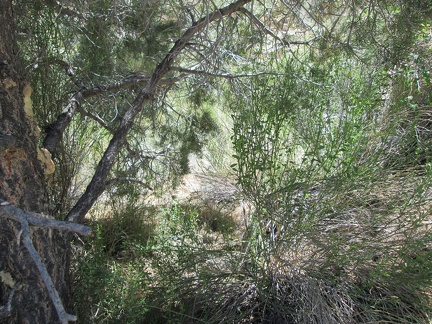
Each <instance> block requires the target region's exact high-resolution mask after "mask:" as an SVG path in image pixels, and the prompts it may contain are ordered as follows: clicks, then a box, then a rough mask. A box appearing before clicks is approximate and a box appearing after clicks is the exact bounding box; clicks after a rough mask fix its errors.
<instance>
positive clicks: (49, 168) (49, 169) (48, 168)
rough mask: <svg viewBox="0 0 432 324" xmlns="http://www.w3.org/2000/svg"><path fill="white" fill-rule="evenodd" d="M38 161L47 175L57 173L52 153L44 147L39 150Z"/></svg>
mask: <svg viewBox="0 0 432 324" xmlns="http://www.w3.org/2000/svg"><path fill="white" fill-rule="evenodd" d="M37 153H38V160H39V161H40V162H41V164H42V167H43V169H44V174H45V175H50V174H53V173H54V171H55V164H54V162H53V160H52V159H51V158H52V156H51V153H50V152H49V151H48V150H47V149H46V148H44V147H42V148H38V152H37Z"/></svg>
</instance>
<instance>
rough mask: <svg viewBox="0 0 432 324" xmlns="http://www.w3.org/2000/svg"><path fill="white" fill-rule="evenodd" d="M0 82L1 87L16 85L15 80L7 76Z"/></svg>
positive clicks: (6, 87) (7, 87)
mask: <svg viewBox="0 0 432 324" xmlns="http://www.w3.org/2000/svg"><path fill="white" fill-rule="evenodd" d="M1 84H2V87H3V88H4V89H9V88H12V87H15V86H16V85H17V84H16V82H15V81H13V80H11V79H9V78H7V79H4V80H2V81H1Z"/></svg>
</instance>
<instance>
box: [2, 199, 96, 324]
mask: <svg viewBox="0 0 432 324" xmlns="http://www.w3.org/2000/svg"><path fill="white" fill-rule="evenodd" d="M37 216H39V217H43V218H39V217H37ZM0 217H4V218H8V219H12V220H14V221H17V222H19V223H20V225H21V231H20V234H18V238H17V239H18V241H20V238H21V237H22V240H21V241H22V242H23V243H24V246H25V247H26V249H27V251H28V252H29V254H30V256H31V258H32V260H33V262H34V263H35V264H36V267H37V268H38V270H39V274H40V276H41V278H42V280H43V282H44V284H45V286H46V289H47V291H48V294H49V296H50V298H51V301H52V302H53V304H54V307H55V309H56V311H57V314H58V316H59V319H60V322H61V323H64V324H67V323H69V322H75V321H76V320H77V318H76V316H74V315H71V314H68V313H67V312H66V310H65V309H64V307H63V303H62V301H61V299H60V296H59V294H58V291H57V290H56V288H55V287H54V283H53V281H52V279H51V277H50V275H49V273H48V271H47V269H46V267H45V265H44V264H43V262H42V259H41V257H40V255H39V254H38V252H37V251H36V249H35V247H34V245H33V242H32V240H31V237H30V225H33V226H38V227H46V228H52V229H58V230H66V231H71V232H76V233H79V234H81V235H85V236H88V235H90V233H91V228H90V227H88V226H83V225H80V224H74V223H69V222H64V221H57V220H55V219H48V218H45V217H47V216H46V215H42V214H37V213H25V212H24V211H23V210H22V209H20V208H17V207H15V206H13V205H11V204H9V203H8V202H6V201H1V202H0ZM14 289H16V287H14ZM14 289H12V291H11V293H10V295H9V300H8V303H7V305H6V306H2V307H0V315H1V316H8V314H10V312H11V309H10V308H11V306H10V304H11V300H12V298H13V294H14V292H15V290H14ZM1 316H0V318H1Z"/></svg>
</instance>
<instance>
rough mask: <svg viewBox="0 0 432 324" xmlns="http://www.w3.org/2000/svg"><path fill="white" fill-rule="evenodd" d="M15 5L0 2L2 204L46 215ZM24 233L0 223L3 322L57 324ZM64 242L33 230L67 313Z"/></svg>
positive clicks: (11, 223) (8, 223)
mask: <svg viewBox="0 0 432 324" xmlns="http://www.w3.org/2000/svg"><path fill="white" fill-rule="evenodd" d="M11 4H12V2H11V1H9V0H0V26H1V28H0V199H1V201H7V202H9V203H11V204H13V205H15V206H16V207H19V208H21V209H23V210H24V211H32V212H43V210H44V209H45V203H46V202H47V199H46V198H47V196H46V190H45V189H46V183H45V181H44V175H43V170H42V167H41V164H40V162H39V161H38V151H37V133H38V129H37V126H36V122H35V121H34V120H33V117H32V113H31V103H30V94H31V87H30V85H29V84H28V83H27V81H26V79H25V73H24V70H23V68H22V64H21V62H20V59H19V57H18V54H19V51H18V48H17V43H16V39H15V33H16V31H15V28H14V24H13V16H12V15H13V13H12V8H11V6H12V5H11ZM20 231H21V226H20V223H19V222H17V221H14V220H8V219H5V218H0V322H1V323H58V322H59V318H58V315H57V312H56V309H55V307H54V305H53V303H52V301H51V298H50V296H49V295H48V292H47V289H46V287H45V284H44V282H43V281H42V279H41V277H40V274H39V271H38V270H37V267H36V266H35V263H34V261H33V259H32V258H31V257H30V255H29V252H28V251H27V249H26V248H25V247H24V244H23V240H22V236H21V233H20ZM66 236H67V235H64V234H63V233H61V232H57V231H54V230H47V229H40V228H39V229H37V228H36V229H31V238H32V241H33V245H34V246H35V248H36V250H37V251H38V253H39V255H40V256H41V258H42V261H43V263H44V265H45V267H46V268H47V270H48V272H49V274H50V275H51V277H52V279H53V283H54V286H55V288H56V289H57V291H58V292H59V294H60V298H61V299H62V301H63V303H64V305H65V306H66V308H67V305H68V301H69V282H68V280H69V278H68V273H69V243H68V239H67V237H66ZM11 292H13V295H12V296H11ZM10 297H11V298H10Z"/></svg>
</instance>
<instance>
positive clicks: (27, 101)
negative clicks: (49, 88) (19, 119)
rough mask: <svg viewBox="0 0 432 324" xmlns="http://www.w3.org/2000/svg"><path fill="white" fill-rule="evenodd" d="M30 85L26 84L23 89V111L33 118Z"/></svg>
mask: <svg viewBox="0 0 432 324" xmlns="http://www.w3.org/2000/svg"><path fill="white" fill-rule="evenodd" d="M31 93H32V87H31V86H30V85H29V84H26V86H25V87H24V90H23V94H24V111H25V113H26V115H27V116H28V117H29V118H33V117H34V115H33V105H32V100H31Z"/></svg>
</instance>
